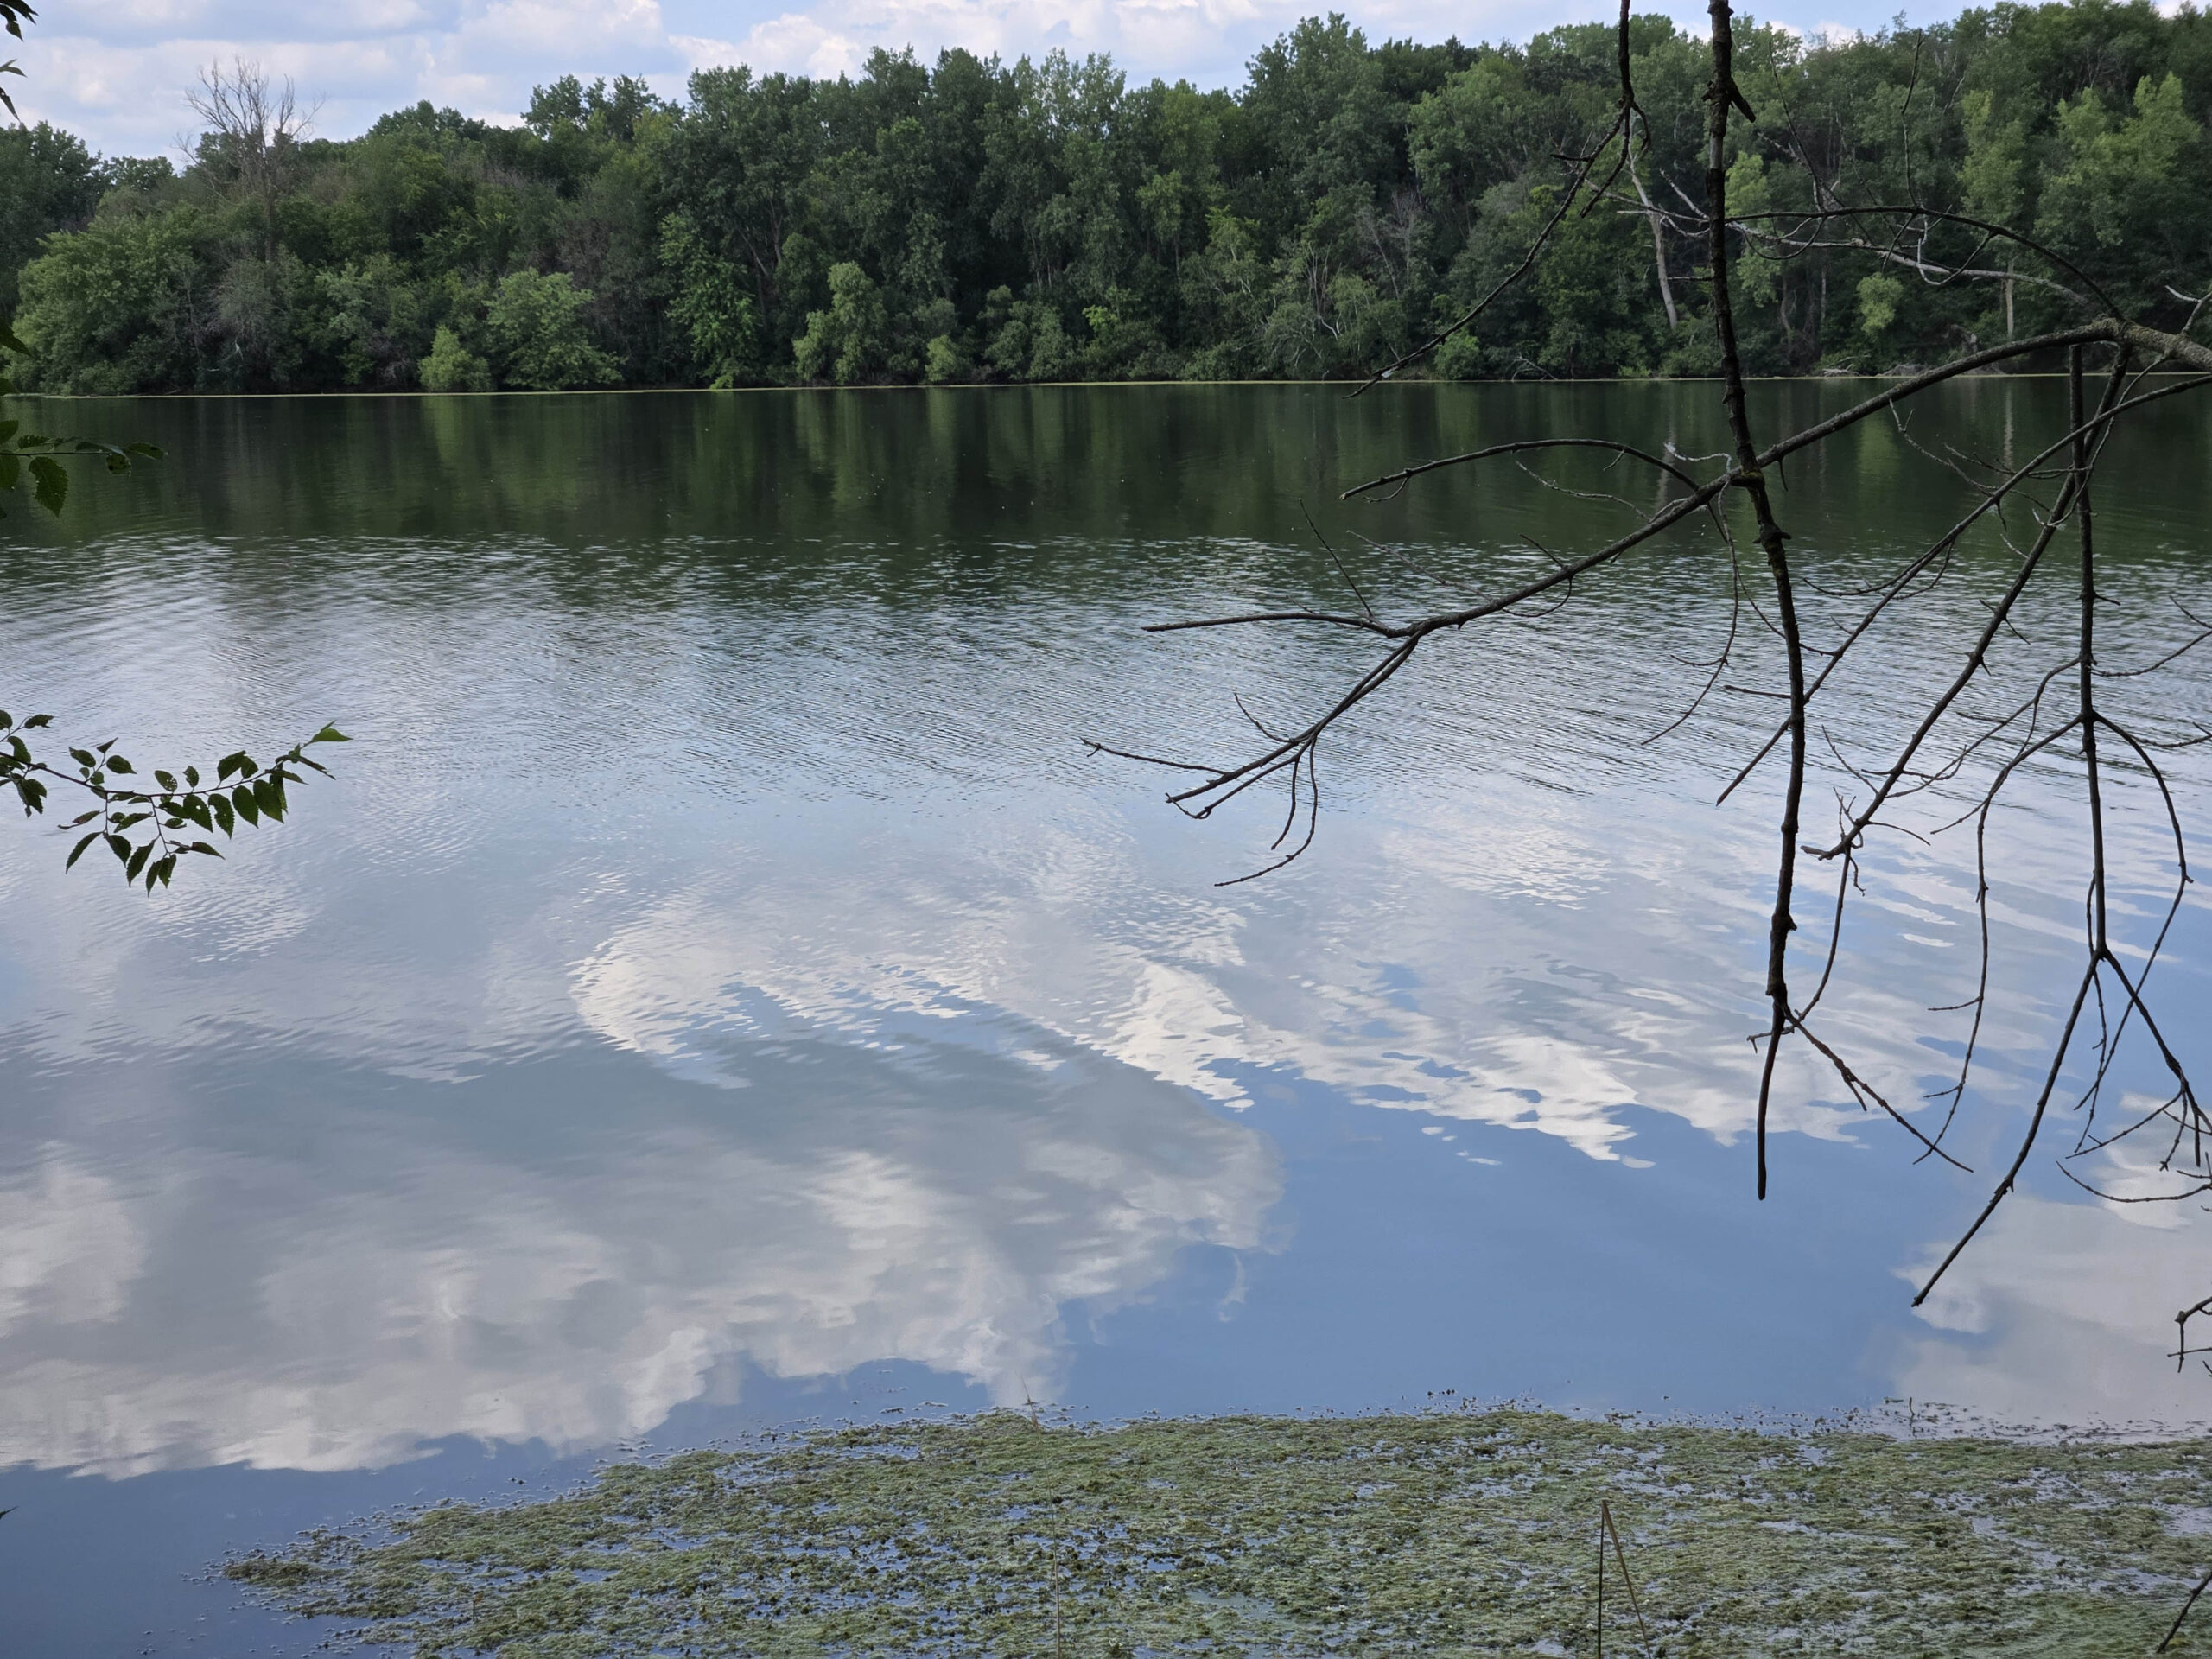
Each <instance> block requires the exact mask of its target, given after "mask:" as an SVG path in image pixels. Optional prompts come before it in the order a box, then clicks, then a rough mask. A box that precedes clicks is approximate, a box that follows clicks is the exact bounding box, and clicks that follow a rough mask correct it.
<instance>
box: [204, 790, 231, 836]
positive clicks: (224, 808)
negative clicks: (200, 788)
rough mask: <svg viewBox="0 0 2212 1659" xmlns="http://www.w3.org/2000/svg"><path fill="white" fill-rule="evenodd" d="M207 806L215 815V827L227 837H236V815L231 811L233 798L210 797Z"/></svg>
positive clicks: (225, 796) (223, 796) (224, 796)
mask: <svg viewBox="0 0 2212 1659" xmlns="http://www.w3.org/2000/svg"><path fill="white" fill-rule="evenodd" d="M207 805H208V808H209V810H212V811H213V813H214V815H215V827H216V828H217V829H220V830H221V831H222V832H223V833H224V834H225V835H226V836H229V835H235V834H237V833H238V830H237V825H236V823H235V820H234V815H233V814H232V811H231V798H230V797H229V796H227V795H210V796H209V797H208V798H207Z"/></svg>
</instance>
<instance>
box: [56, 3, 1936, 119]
mask: <svg viewBox="0 0 2212 1659" xmlns="http://www.w3.org/2000/svg"><path fill="white" fill-rule="evenodd" d="M1893 6H1894V0H1783V3H1780V4H1777V6H1776V7H1775V8H1774V9H1772V10H1769V11H1765V12H1763V13H1762V14H1761V15H1762V16H1769V17H1771V18H1772V19H1773V20H1775V21H1777V22H1783V23H1787V24H1789V25H1790V26H1792V27H1794V28H1796V29H1803V30H1807V31H1818V30H1821V29H1875V28H1878V27H1880V26H1881V25H1882V24H1883V23H1885V22H1887V21H1888V20H1889V16H1890V12H1891V10H1892V8H1893ZM1318 9H1320V8H1319V7H1318V6H1317V5H1316V4H1314V3H1311V0H1306V3H1301V0H745V3H730V0H290V3H286V0H53V3H51V4H50V5H48V6H46V7H45V8H44V9H43V10H42V12H41V18H40V21H39V22H38V23H37V25H36V26H35V28H33V29H32V30H31V31H30V39H29V41H27V42H26V43H25V45H24V47H23V48H22V49H21V50H20V51H19V52H18V53H17V54H16V55H17V56H18V57H19V58H20V59H21V60H22V65H23V68H24V71H25V73H26V77H27V79H26V80H24V81H23V82H21V83H16V85H17V86H19V87H20V90H19V91H18V92H16V102H17V103H18V105H20V106H21V107H22V110H23V111H24V113H25V115H26V116H27V117H28V118H30V119H33V120H38V119H45V120H50V121H53V122H54V123H55V124H59V125H62V126H66V127H68V128H70V129H71V130H73V131H76V132H78V133H80V134H81V135H83V136H84V137H85V138H86V141H87V142H89V143H91V144H92V146H93V147H94V148H95V149H99V150H101V151H103V152H105V153H107V154H110V155H118V154H129V155H154V154H161V153H172V154H173V153H174V152H175V148H176V146H177V144H178V142H179V140H180V138H181V137H182V136H183V135H184V132H185V130H186V127H187V125H188V122H189V120H190V117H189V114H188V111H187V110H186V108H185V103H184V92H185V89H186V88H187V87H188V86H191V85H192V84H193V81H194V78H195V76H196V74H197V73H198V71H199V69H200V67H203V66H205V65H207V63H209V62H211V61H213V60H222V61H224V62H226V63H227V62H228V61H230V60H232V58H234V57H238V56H244V57H245V58H247V59H249V60H254V61H257V62H258V63H260V64H261V65H262V66H263V67H265V68H267V69H268V70H270V71H271V72H272V73H276V74H278V75H289V76H291V77H292V78H293V79H294V80H295V81H296V84H297V86H298V88H299V91H300V92H301V94H302V97H303V98H305V99H308V100H309V101H315V102H319V103H320V105H321V108H320V111H319V114H318V116H317V118H316V130H318V131H319V132H321V133H322V134H323V135H325V136H327V137H350V136H352V135H353V134H354V133H357V132H359V131H360V130H362V129H363V128H364V127H365V126H366V125H367V124H369V123H370V122H372V121H373V120H374V119H375V118H376V117H377V116H378V114H380V113H382V112H383V111H386V110H389V109H392V108H395V107H397V106H399V105H404V104H411V103H414V102H415V101H416V100H417V99H424V98H428V99H432V100H434V101H435V102H436V103H438V104H441V105H453V106H454V107H456V108H458V109H460V110H461V111H464V112H465V113H467V114H470V115H474V116H480V117H484V118H487V119H492V120H501V121H512V120H513V119H514V118H515V116H516V112H517V111H519V110H520V109H521V108H522V107H523V106H524V104H526V103H527V102H528V100H529V97H530V90H531V87H532V86H536V85H538V84H540V83H542V82H544V81H547V80H550V79H555V78H556V77H558V76H560V75H562V74H564V73H576V74H580V75H583V76H585V77H587V78H588V77H590V76H592V75H595V74H605V75H614V74H635V75H643V76H645V78H646V79H648V80H650V81H651V82H652V84H653V85H654V86H655V87H656V88H658V90H660V91H662V92H666V93H669V94H671V95H680V94H681V92H682V91H683V81H684V78H685V76H686V75H688V74H689V73H690V71H691V70H693V69H695V68H697V67H702V66H704V65H709V64H718V63H749V64H752V65H753V67H756V68H760V69H763V70H767V69H784V70H791V71H798V72H802V73H816V74H836V73H838V72H839V71H841V70H844V69H848V68H851V67H854V66H855V65H856V64H857V63H858V62H859V61H860V60H861V58H862V57H863V56H864V55H865V54H867V52H868V50H869V48H873V47H875V46H879V45H883V46H891V47H900V46H908V45H911V46H912V47H914V48H916V49H917V50H918V51H919V52H921V53H922V54H924V55H925V56H930V55H933V54H935V53H936V52H937V51H938V48H941V47H945V46H965V47H968V48H970V49H971V50H975V51H977V52H980V53H986V54H988V53H993V52H995V53H998V54H1001V55H1003V56H1006V57H1008V58H1011V57H1014V56H1016V55H1018V54H1022V53H1031V54H1035V53H1040V52H1044V51H1047V50H1050V49H1051V48H1054V47H1060V48H1065V49H1066V50H1067V51H1069V52H1071V53H1075V54H1081V53H1084V52H1091V51H1103V52H1108V53H1110V54H1112V55H1113V56H1114V58H1115V60H1116V61H1117V62H1119V63H1120V64H1122V66H1123V67H1126V68H1127V69H1128V70H1129V71H1130V72H1131V73H1133V74H1135V75H1136V76H1139V77H1143V78H1149V77H1150V76H1152V75H1154V74H1159V75H1164V76H1166V77H1167V78H1168V79H1175V78H1178V77H1187V78H1189V79H1192V80H1193V81H1195V82H1197V83H1198V85H1200V86H1223V85H1232V84H1234V83H1235V82H1236V81H1237V80H1238V79H1241V78H1242V74H1243V64H1244V62H1245V60H1247V59H1248V58H1249V56H1250V55H1251V54H1252V51H1253V49H1254V48H1256V47H1258V46H1259V45H1261V44H1262V43H1263V42H1264V41H1268V40H1270V39H1272V38H1273V37H1274V35H1277V34H1279V33H1281V31H1282V30H1283V29H1286V28H1287V27H1288V26H1289V25H1290V24H1291V23H1293V22H1295V21H1296V20H1297V19H1298V17H1299V16H1301V15H1304V14H1305V13H1306V12H1309V11H1312V10H1318ZM1642 9H1643V7H1641V6H1640V7H1639V10H1642ZM1652 9H1654V10H1665V11H1668V12H1669V13H1670V14H1672V15H1673V16H1675V17H1677V18H1678V19H1679V20H1680V21H1681V22H1683V23H1685V24H1687V25H1690V26H1692V27H1697V26H1700V25H1701V24H1702V22H1703V21H1704V16H1705V12H1704V8H1703V6H1702V5H1699V4H1694V3H1690V4H1682V3H1669V4H1664V5H1661V6H1657V7H1655V8H1652ZM1347 10H1349V12H1350V15H1351V17H1352V20H1353V22H1356V23H1357V24H1359V25H1360V26H1361V27H1362V28H1363V29H1366V30H1367V31H1368V33H1369V35H1370V37H1381V36H1384V35H1412V36H1414V38H1416V39H1420V40H1441V39H1443V38H1444V37H1445V36H1446V35H1452V34H1457V35H1459V37H1460V38H1461V39H1462V40H1467V41H1478V40H1505V39H1515V38H1523V37H1525V36H1527V35H1529V34H1531V33H1534V32H1535V31H1537V30H1540V29H1547V28H1549V27H1551V26H1552V25H1554V24H1555V23H1561V22H1581V21H1585V20H1587V19H1590V18H1593V17H1598V16H1605V15H1606V14H1607V11H1608V7H1607V6H1606V4H1605V0H1568V3H1566V4H1557V3H1554V4H1534V3H1529V0H1474V3H1471V4H1468V3H1459V4H1447V3H1444V0H1376V3H1370V4H1355V5H1352V6H1351V7H1349V8H1347ZM1956 10H1958V8H1957V6H1955V5H1948V4H1947V5H1942V6H1941V7H1938V8H1936V9H1932V10H1929V11H1927V12H1926V13H1921V12H1917V11H1916V12H1915V13H1914V16H1915V19H1916V21H1933V20H1934V19H1936V17H1939V16H1948V15H1951V14H1952V13H1954V12H1955V11H1956Z"/></svg>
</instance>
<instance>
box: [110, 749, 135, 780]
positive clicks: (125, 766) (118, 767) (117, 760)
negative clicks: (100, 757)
mask: <svg viewBox="0 0 2212 1659" xmlns="http://www.w3.org/2000/svg"><path fill="white" fill-rule="evenodd" d="M107 769H108V770H109V771H110V772H122V773H123V774H124V776H125V777H128V776H129V775H130V762H129V761H128V760H124V758H123V757H122V756H121V755H119V754H111V755H110V756H108V758H107Z"/></svg>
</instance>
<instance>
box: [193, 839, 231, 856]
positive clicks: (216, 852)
mask: <svg viewBox="0 0 2212 1659" xmlns="http://www.w3.org/2000/svg"><path fill="white" fill-rule="evenodd" d="M184 850H185V851H186V852H188V853H205V854H207V856H208V857H210V858H220V857H221V856H222V851H221V849H219V848H216V847H213V846H210V845H209V844H208V843H207V842H204V841H195V842H193V843H192V845H191V846H189V847H188V848H186V849H184Z"/></svg>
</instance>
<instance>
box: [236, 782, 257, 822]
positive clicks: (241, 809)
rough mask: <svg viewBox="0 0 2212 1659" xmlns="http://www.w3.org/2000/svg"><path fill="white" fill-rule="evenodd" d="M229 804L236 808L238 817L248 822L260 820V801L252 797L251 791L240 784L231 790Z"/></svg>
mask: <svg viewBox="0 0 2212 1659" xmlns="http://www.w3.org/2000/svg"><path fill="white" fill-rule="evenodd" d="M231 804H232V806H235V807H236V808H238V817H242V818H244V819H245V821H246V822H247V823H260V822H261V803H260V802H258V801H257V800H255V799H254V798H253V791H252V790H251V788H249V787H247V785H244V784H240V785H238V787H237V788H236V789H234V790H232V791H231Z"/></svg>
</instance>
